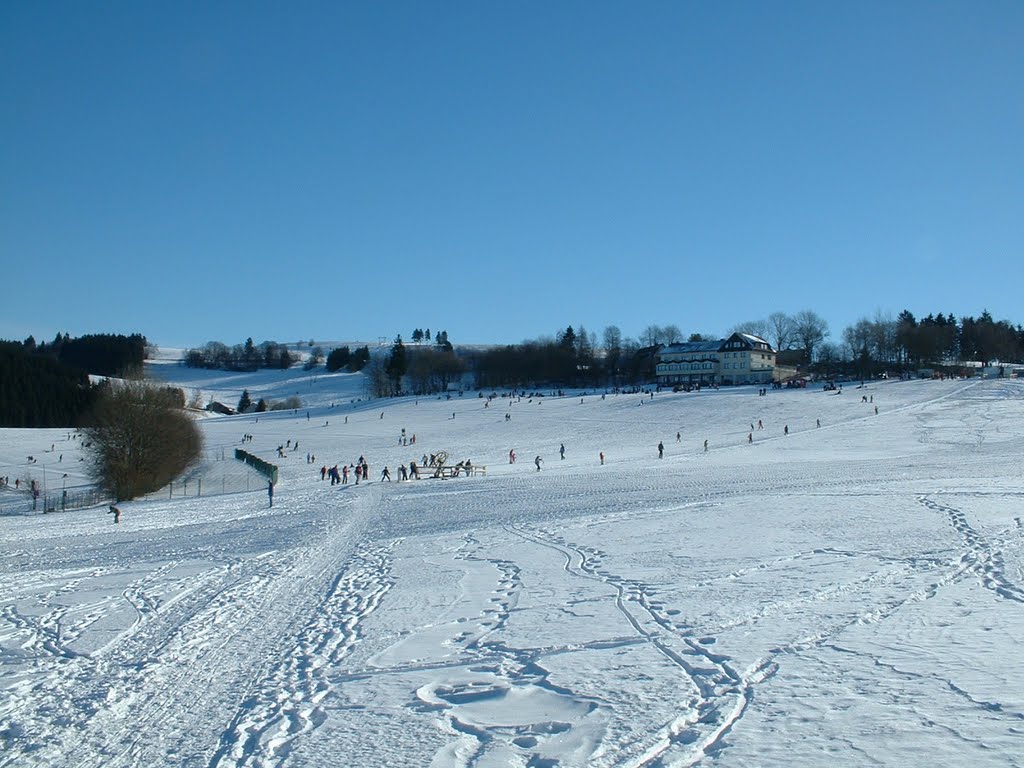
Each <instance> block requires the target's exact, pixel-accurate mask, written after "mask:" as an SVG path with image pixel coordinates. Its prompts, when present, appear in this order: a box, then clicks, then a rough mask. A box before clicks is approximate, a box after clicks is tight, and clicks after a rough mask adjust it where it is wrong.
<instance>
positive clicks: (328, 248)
mask: <svg viewBox="0 0 1024 768" xmlns="http://www.w3.org/2000/svg"><path fill="white" fill-rule="evenodd" d="M0 92H2V93H3V94H4V98H3V100H2V103H0V137H2V140H0V264H2V279H3V290H2V292H0V297H2V298H0V337H2V338H18V339H20V338H24V337H25V336H27V335H28V334H30V333H31V334H34V335H35V336H36V338H37V339H40V340H42V339H47V340H48V339H50V338H52V337H53V335H54V334H56V333H57V332H58V331H66V332H68V333H70V334H71V335H72V336H76V335H81V334H84V333H93V332H120V333H131V332H141V333H144V334H145V335H146V336H147V337H148V338H149V339H150V340H151V341H152V342H154V343H157V344H161V345H165V346H185V345H199V344H202V343H204V342H206V341H208V340H220V341H225V342H227V343H229V344H230V343H236V342H239V341H242V340H244V339H245V338H246V337H248V336H251V337H252V338H253V339H254V340H256V341H257V342H259V341H263V340H266V339H273V340H276V341H281V342H287V341H295V340H299V339H310V338H313V339H318V340H319V339H365V340H373V339H376V338H378V337H381V336H384V337H387V338H392V337H393V336H394V335H395V334H397V333H401V334H402V335H403V337H405V338H408V336H409V335H410V333H411V332H412V330H413V329H414V328H417V327H419V328H426V327H429V328H431V329H432V330H440V329H444V330H447V331H448V334H449V338H450V339H451V340H452V341H453V342H454V343H456V344H458V343H463V342H465V343H491V342H495V343H514V342H518V341H521V340H523V339H526V338H535V337H537V336H541V335H552V334H554V333H555V331H556V330H558V329H561V328H564V327H565V326H566V325H569V324H572V325H573V326H575V327H578V326H579V325H581V324H582V325H583V326H584V327H585V328H586V329H587V330H590V331H595V332H597V333H598V335H599V336H600V332H601V330H602V329H603V328H604V327H605V326H607V325H611V324H614V325H618V326H619V327H620V329H621V330H622V332H623V334H624V335H625V336H634V337H638V336H640V334H641V332H642V330H643V329H644V328H645V327H646V326H648V325H650V324H659V325H666V324H673V325H677V326H679V327H680V328H681V329H682V330H683V331H684V332H685V333H690V332H703V333H713V334H719V333H724V332H725V331H726V330H728V329H729V328H730V327H732V326H733V325H735V324H736V323H739V322H740V321H744V320H748V319H756V318H762V317H765V316H766V315H768V314H769V313H771V312H773V311H776V310H781V311H783V312H788V313H796V312H798V311H800V310H802V309H813V310H815V311H816V312H818V313H819V314H820V315H822V316H823V317H824V318H825V319H826V320H827V321H828V323H829V326H830V330H831V333H832V340H833V341H838V340H839V338H840V336H841V333H842V329H843V328H844V327H846V326H847V325H850V324H852V323H853V322H855V321H856V320H857V319H858V318H860V317H864V316H873V315H874V314H875V313H876V312H877V311H881V312H883V313H884V312H888V313H891V314H892V315H893V316H895V315H896V314H897V313H898V312H899V311H900V310H901V309H903V308H908V309H910V310H911V311H913V312H914V313H915V314H917V315H918V316H922V315H925V314H928V313H929V312H937V311H942V312H944V313H949V312H952V313H953V314H955V315H957V316H961V315H965V314H971V315H977V314H979V313H980V312H981V311H982V309H986V308H987V309H988V310H989V311H990V312H991V313H992V315H993V316H994V317H995V318H996V319H1009V320H1011V321H1012V322H1015V323H1017V322H1024V311H1022V309H1021V301H1020V298H1021V286H1022V285H1024V258H1022V256H1024V253H1022V250H1024V249H1022V244H1024V140H1022V137H1024V3H1020V2H900V3H888V2H865V3H821V2H790V3H781V2H780V3H764V2H730V3H710V2H703V3H696V2H666V3H661V2H652V3H642V4H635V3H621V2H618V3H608V2H556V3H549V2H516V3H497V2H445V3H422V2H408V3H400V2H387V3H364V2H359V3H356V2H349V3H340V2H325V3H312V2H300V3H288V4H284V3H262V2H246V3H241V2H239V3H216V2H214V3H207V2H194V3H188V2H183V3H169V4H157V3H138V2H126V1H121V2H106V3H81V2H66V3H63V2H38V3H3V4H0Z"/></svg>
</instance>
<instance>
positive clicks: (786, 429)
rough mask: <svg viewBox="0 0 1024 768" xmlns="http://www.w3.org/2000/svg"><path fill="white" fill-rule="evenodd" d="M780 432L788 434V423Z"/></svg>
mask: <svg viewBox="0 0 1024 768" xmlns="http://www.w3.org/2000/svg"><path fill="white" fill-rule="evenodd" d="M782 434H784V435H788V434H789V424H787V425H786V426H784V427H783V428H782Z"/></svg>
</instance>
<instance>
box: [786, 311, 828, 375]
mask: <svg viewBox="0 0 1024 768" xmlns="http://www.w3.org/2000/svg"><path fill="white" fill-rule="evenodd" d="M793 335H794V336H795V338H796V339H797V341H798V342H799V343H800V348H801V349H803V350H804V354H805V355H806V356H807V362H808V363H810V362H812V361H813V360H814V350H815V348H817V346H818V345H819V344H820V343H821V342H822V341H824V340H825V337H826V336H828V323H827V322H825V319H824V318H823V317H822V316H821V315H819V314H818V313H817V312H815V311H813V310H810V309H804V310H801V311H800V312H797V313H796V315H795V316H794V317H793Z"/></svg>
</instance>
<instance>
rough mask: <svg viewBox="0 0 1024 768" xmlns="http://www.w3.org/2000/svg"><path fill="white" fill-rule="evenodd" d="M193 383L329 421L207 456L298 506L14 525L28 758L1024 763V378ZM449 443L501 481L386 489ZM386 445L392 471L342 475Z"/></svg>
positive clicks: (12, 599)
mask: <svg viewBox="0 0 1024 768" xmlns="http://www.w3.org/2000/svg"><path fill="white" fill-rule="evenodd" d="M159 373H160V375H161V376H163V378H165V379H168V380H171V381H176V382H178V383H181V384H183V385H184V386H185V387H186V388H189V387H193V388H201V389H202V390H203V392H204V396H207V397H209V396H213V395H218V396H219V397H222V398H223V399H224V401H225V402H227V403H229V404H233V403H236V402H237V399H238V396H239V395H240V394H241V389H242V388H243V386H244V387H248V388H250V392H251V394H252V395H253V399H254V400H255V399H257V398H258V397H260V396H264V395H266V396H268V397H284V396H288V395H292V394H297V395H298V396H299V397H300V398H301V399H302V401H303V407H302V408H300V409H299V410H297V411H285V412H277V413H273V414H271V413H267V414H260V416H259V419H258V421H257V417H256V415H240V416H225V417H212V418H206V419H203V420H201V427H202V430H203V432H204V437H205V441H206V446H207V455H208V456H214V455H217V453H218V451H220V452H221V453H222V454H224V453H226V455H227V458H226V459H225V460H226V461H227V462H229V463H231V458H230V449H233V448H235V447H245V448H246V449H248V450H250V451H252V452H253V453H256V454H258V455H260V456H261V457H263V458H266V459H267V460H268V461H272V462H274V463H276V464H277V465H278V466H279V467H280V473H281V480H280V482H279V483H278V485H277V487H276V492H275V494H274V498H273V507H270V506H269V503H268V502H269V500H268V495H267V492H266V486H265V484H260V485H259V486H258V487H259V490H258V491H253V492H250V493H236V494H227V495H218V496H203V497H200V498H196V497H187V498H160V499H150V500H146V501H139V502H132V503H125V504H123V505H121V509H122V515H121V520H120V523H117V524H115V523H114V521H113V517H112V516H111V515H109V514H107V510H106V508H105V507H104V508H92V509H87V510H78V511H69V512H65V513H57V514H47V515H43V514H37V515H20V516H8V517H0V562H2V569H0V598H2V599H0V605H2V621H0V658H2V662H3V663H2V667H0V690H2V693H0V744H2V749H0V765H2V766H104V767H109V766H209V767H210V768H219V767H225V768H226V767H228V766H437V767H440V766H466V767H469V766H474V767H476V768H490V767H492V766H635V767H637V768H639V767H641V766H694V765H701V766H708V765H714V766H809V765H815V766H817V765H842V766H879V765H882V766H910V765H929V766H931V765H971V766H1000V767H1001V768H1002V767H1004V766H1015V765H1024V654H1022V653H1021V649H1022V643H1021V637H1022V636H1024V527H1022V523H1021V502H1022V500H1024V481H1022V477H1021V455H1022V450H1024V383H1022V382H1018V381H1003V380H990V381H911V382H896V381H893V382H880V383H869V384H868V385H867V386H865V387H863V388H860V387H857V386H855V384H847V385H846V387H845V389H844V391H843V392H841V393H839V392H825V391H822V390H821V389H818V388H816V389H807V390H782V391H769V392H768V394H767V395H766V396H761V395H759V394H758V390H757V389H756V388H736V389H730V390H725V389H723V390H718V391H703V392H699V393H697V392H694V393H678V394H672V393H657V394H654V395H653V396H650V395H643V394H610V393H609V394H607V395H605V396H602V394H601V393H600V392H598V393H593V392H590V393H586V394H584V393H579V392H577V393H574V394H566V395H565V396H562V397H552V396H551V395H552V393H551V392H549V391H546V392H544V393H543V394H544V395H545V396H543V397H538V396H533V397H531V396H530V395H529V394H526V395H524V396H522V397H518V396H517V397H509V394H508V393H507V392H504V393H502V392H499V393H497V395H498V396H497V397H495V398H494V399H492V400H488V398H487V397H483V398H481V397H478V396H477V393H476V392H466V393H464V394H463V395H461V396H459V395H457V394H455V395H453V397H452V398H451V399H447V398H444V399H439V398H437V397H429V398H419V399H417V398H398V399H394V400H385V401H381V400H376V401H374V400H366V399H365V398H362V397H361V393H360V391H359V389H358V385H357V383H356V382H357V380H358V379H357V378H353V377H351V376H349V377H346V376H345V375H339V376H336V377H332V376H326V375H323V376H313V375H310V374H298V373H294V374H292V375H291V379H288V378H287V377H286V376H283V375H282V374H274V375H273V376H271V375H270V374H267V375H266V376H264V377H262V378H261V376H260V375H259V374H254V375H252V376H250V377H248V380H247V381H246V382H245V383H241V382H240V380H239V379H237V378H230V377H226V376H224V375H220V374H213V373H208V372H207V373H204V372H194V371H190V370H188V369H184V368H179V367H177V366H164V367H162V368H161V370H160V371H159ZM275 377H276V378H275ZM484 394H485V395H488V394H490V393H484ZM758 422H760V424H761V425H762V427H763V428H759V427H758ZM819 422H820V426H818V424H819ZM787 427H788V434H786V431H787V430H786V428H787ZM402 430H405V444H404V445H403V440H402ZM677 432H678V433H679V438H678V440H677V438H676V434H677ZM243 435H252V439H251V441H247V442H246V443H243V442H242V438H243ZM413 435H415V436H416V443H415V444H414V445H411V444H409V443H410V440H411V438H412V436H413ZM0 437H2V438H3V439H2V447H0V462H4V463H5V465H6V466H16V465H18V463H19V462H21V463H22V466H24V456H25V455H28V454H32V455H34V456H36V457H37V459H38V460H39V461H42V462H44V463H46V462H49V471H50V472H51V473H54V472H57V471H58V470H59V469H60V468H59V467H56V466H54V464H53V462H55V461H57V458H56V456H57V454H58V453H60V452H61V450H62V449H63V452H62V453H61V456H62V459H61V464H62V465H63V464H66V463H67V465H68V466H70V465H71V464H70V463H71V462H77V460H78V458H80V455H79V454H80V450H81V447H80V445H79V442H80V441H77V440H75V439H73V438H72V439H70V440H69V439H68V432H67V430H37V431H28V430H4V431H2V434H0ZM705 440H707V449H705ZM62 441H63V444H62ZM659 442H662V443H663V445H664V458H662V459H659V458H658V448H657V446H658V443H659ZM296 443H297V444H298V446H299V447H298V449H297V450H296V449H295V445H296ZM563 444H564V446H565V458H564V459H563V458H560V455H559V447H560V446H561V445H563ZM51 445H53V446H54V450H53V451H50V450H49V448H50V446H51ZM281 445H285V446H287V447H286V448H285V451H284V453H285V456H286V458H283V459H282V458H278V456H277V447H278V446H281ZM442 450H443V451H445V452H447V454H448V455H449V457H450V458H449V463H454V462H455V461H458V460H461V459H471V460H472V462H473V464H474V465H478V466H479V465H483V466H486V474H481V475H475V476H471V477H456V478H449V479H434V478H424V479H421V480H416V481H409V482H381V481H380V477H381V472H382V470H383V468H384V467H385V466H387V467H388V468H389V470H390V473H391V476H392V478H394V479H395V480H397V478H398V467H399V465H400V464H408V462H409V461H410V460H416V461H417V462H419V461H420V459H421V458H422V456H423V454H431V453H436V452H438V451H442ZM510 450H514V451H515V453H516V454H517V457H518V458H517V461H516V463H514V464H511V463H510V462H509V451H510ZM602 452H603V453H604V462H603V464H602V462H601V460H600V456H599V455H600V453H602ZM307 454H312V455H315V461H312V462H311V461H310V460H309V458H308V457H307ZM361 455H362V456H364V457H365V458H366V460H367V461H368V463H369V467H370V470H369V471H370V480H371V482H361V483H360V484H359V485H355V484H354V477H350V481H349V483H348V484H345V485H334V486H332V485H331V484H330V483H329V481H328V480H321V472H320V470H321V467H323V466H327V467H331V466H333V465H334V464H336V463H337V464H339V465H340V464H351V463H354V462H355V461H356V459H357V457H359V456H361ZM536 456H540V457H541V459H542V463H541V465H540V466H541V469H540V471H538V470H537V469H536V466H535V464H534V458H535V457H536ZM78 466H81V464H80V463H79V465H78ZM50 477H51V480H50V482H51V483H52V482H53V480H52V477H54V475H50ZM12 482H13V478H12ZM6 492H7V493H11V492H12V491H6Z"/></svg>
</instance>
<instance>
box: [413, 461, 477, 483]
mask: <svg viewBox="0 0 1024 768" xmlns="http://www.w3.org/2000/svg"><path fill="white" fill-rule="evenodd" d="M456 469H458V472H459V474H458V476H459V477H468V476H469V475H486V474H487V467H483V466H477V465H476V464H474V465H473V466H471V467H469V469H466V467H456V466H455V465H453V464H446V465H444V466H441V467H417V470H418V471H417V472H416V475H415V477H416V479H417V480H422V479H423V478H425V477H441V478H446V479H447V478H450V477H455V476H456V475H455V471H456Z"/></svg>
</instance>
